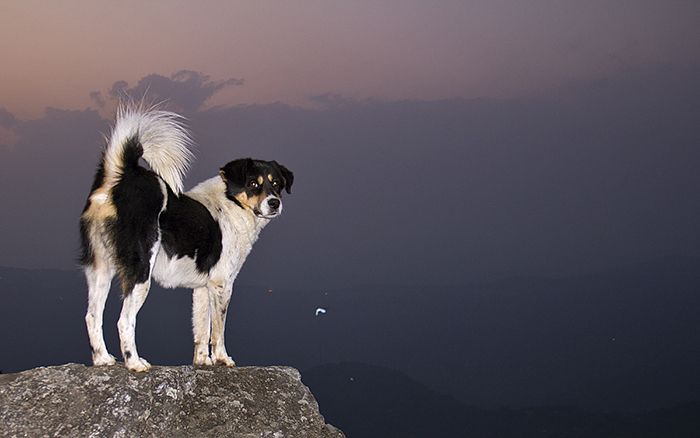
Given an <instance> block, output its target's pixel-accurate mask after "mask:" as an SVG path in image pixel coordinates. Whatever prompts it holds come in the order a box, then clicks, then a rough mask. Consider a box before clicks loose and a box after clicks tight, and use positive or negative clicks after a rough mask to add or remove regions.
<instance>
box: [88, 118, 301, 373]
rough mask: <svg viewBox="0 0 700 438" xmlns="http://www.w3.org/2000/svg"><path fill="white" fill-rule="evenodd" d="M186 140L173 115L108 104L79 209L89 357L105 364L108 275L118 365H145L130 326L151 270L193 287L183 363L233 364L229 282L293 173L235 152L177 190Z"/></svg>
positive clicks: (164, 280)
mask: <svg viewBox="0 0 700 438" xmlns="http://www.w3.org/2000/svg"><path fill="white" fill-rule="evenodd" d="M190 146H191V140H190V136H189V134H188V132H187V131H186V130H185V129H184V127H183V126H182V124H181V123H180V117H179V116H178V115H177V114H174V113H171V112H168V111H163V110H160V109H157V108H150V109H147V108H144V107H139V106H137V105H122V106H121V107H120V109H119V110H118V113H117V120H116V123H115V125H114V128H113V131H112V134H111V137H110V138H109V139H108V143H107V146H106V148H105V150H104V152H103V155H102V159H101V160H100V163H99V166H98V168H97V173H96V175H95V181H94V183H93V185H92V189H91V191H90V196H89V197H88V200H87V203H86V205H85V209H84V210H83V213H82V215H81V216H80V235H81V240H82V254H81V258H80V261H81V263H82V265H83V269H84V271H85V276H86V277H87V283H88V295H89V296H88V310H87V314H86V316H85V322H86V324H87V330H88V335H89V337H90V347H91V350H92V361H93V363H94V365H112V364H114V363H115V358H114V356H112V355H111V354H109V353H108V352H107V347H106V345H105V342H104V336H103V333H102V314H103V311H104V307H105V302H106V300H107V295H108V293H109V289H110V284H111V281H112V278H113V277H114V276H115V275H117V276H118V277H119V280H120V281H121V286H122V295H123V305H122V310H121V315H120V317H119V321H118V323H117V326H118V328H119V338H120V343H121V352H122V356H123V357H124V362H125V365H126V367H127V368H128V369H130V370H134V371H146V370H148V369H149V368H150V364H149V363H148V362H146V361H145V360H144V359H142V358H140V357H139V355H138V353H137V351H136V342H135V327H136V314H137V313H138V311H139V309H140V308H141V305H142V304H143V302H144V300H145V299H146V296H147V295H148V291H149V289H150V285H151V278H153V279H155V280H156V281H157V282H158V283H160V284H161V285H163V286H164V287H168V288H174V287H187V288H193V289H194V293H193V300H192V301H193V303H192V326H193V332H194V361H193V363H194V364H195V365H212V364H217V363H221V364H224V365H226V366H235V363H234V361H233V359H231V357H230V356H229V355H228V353H227V352H226V346H225V345H224V324H225V321H226V312H227V309H228V304H229V300H230V298H231V292H232V290H233V281H234V280H235V278H236V276H237V275H238V272H239V271H240V269H241V266H242V265H243V262H244V261H245V259H246V257H247V256H248V254H249V253H250V250H251V248H252V247H253V243H255V241H256V240H257V238H258V235H259V233H260V231H261V230H262V229H263V227H265V225H267V223H268V222H270V220H271V219H273V218H275V217H277V216H279V214H280V213H281V212H282V200H281V195H282V190H283V189H286V191H287V192H288V193H289V192H290V189H291V187H292V182H293V181H294V175H293V174H292V172H290V171H289V170H288V169H287V168H285V167H284V166H281V165H279V164H277V162H275V161H261V160H252V159H250V158H246V159H239V160H235V161H231V162H229V163H228V164H226V165H225V166H224V167H223V168H222V169H221V170H220V172H219V175H218V176H216V177H214V178H211V179H209V180H207V181H204V182H202V183H200V184H199V185H197V186H196V187H195V188H193V189H192V190H190V191H189V192H187V193H182V186H183V181H182V180H183V177H184V173H185V171H186V170H187V169H188V167H189V163H190V161H191V159H192V153H191V152H190V150H189V148H190ZM140 158H143V159H144V160H145V161H146V163H148V165H149V167H150V170H149V169H146V168H144V167H142V166H140V165H139V159H140ZM210 346H211V351H210V349H209V347H210Z"/></svg>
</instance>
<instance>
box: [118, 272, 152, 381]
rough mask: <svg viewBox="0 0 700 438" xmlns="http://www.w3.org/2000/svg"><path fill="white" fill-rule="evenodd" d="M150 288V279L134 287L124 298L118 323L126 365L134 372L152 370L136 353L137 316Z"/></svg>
mask: <svg viewBox="0 0 700 438" xmlns="http://www.w3.org/2000/svg"><path fill="white" fill-rule="evenodd" d="M150 288H151V279H150V278H149V279H148V280H146V281H145V282H143V283H137V284H136V285H134V287H133V289H132V290H131V292H129V293H127V294H126V296H125V297H124V303H123V304H122V312H121V315H120V316H119V321H118V322H117V327H118V328H119V340H120V342H121V350H122V356H123V357H124V364H125V365H126V367H127V368H128V369H130V370H132V371H148V370H149V369H150V368H151V364H149V363H148V362H146V361H145V360H144V359H142V358H140V357H139V354H138V352H137V351H136V315H137V314H138V313H139V310H140V309H141V306H142V305H143V303H144V301H146V297H147V296H148V291H149V290H150Z"/></svg>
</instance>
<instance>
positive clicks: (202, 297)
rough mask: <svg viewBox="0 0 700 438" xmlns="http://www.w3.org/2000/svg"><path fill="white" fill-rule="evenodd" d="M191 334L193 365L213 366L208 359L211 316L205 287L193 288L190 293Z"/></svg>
mask: <svg viewBox="0 0 700 438" xmlns="http://www.w3.org/2000/svg"><path fill="white" fill-rule="evenodd" d="M192 334H193V335H194V360H193V361H192V364H193V365H213V363H212V361H211V358H210V357H209V336H210V335H211V315H210V308H209V291H208V289H207V288H206V287H198V288H195V289H194V291H193V293H192Z"/></svg>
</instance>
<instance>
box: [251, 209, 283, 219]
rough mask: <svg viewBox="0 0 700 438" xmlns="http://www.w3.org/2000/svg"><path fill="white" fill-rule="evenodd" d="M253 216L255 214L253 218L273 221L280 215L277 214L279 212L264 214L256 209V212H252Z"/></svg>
mask: <svg viewBox="0 0 700 438" xmlns="http://www.w3.org/2000/svg"><path fill="white" fill-rule="evenodd" d="M253 214H255V216H256V217H259V218H260V219H274V218H276V217H277V216H279V214H280V213H279V211H274V212H271V213H267V214H265V213H263V212H262V211H260V210H257V209H256V210H253Z"/></svg>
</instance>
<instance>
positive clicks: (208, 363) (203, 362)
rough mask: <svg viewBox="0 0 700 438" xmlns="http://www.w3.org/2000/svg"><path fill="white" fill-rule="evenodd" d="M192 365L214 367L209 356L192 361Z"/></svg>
mask: <svg viewBox="0 0 700 438" xmlns="http://www.w3.org/2000/svg"><path fill="white" fill-rule="evenodd" d="M192 365H194V366H198V367H202V366H207V367H210V366H212V365H214V362H212V361H211V358H210V357H209V356H204V357H203V358H201V357H196V358H195V359H194V360H193V361H192Z"/></svg>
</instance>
